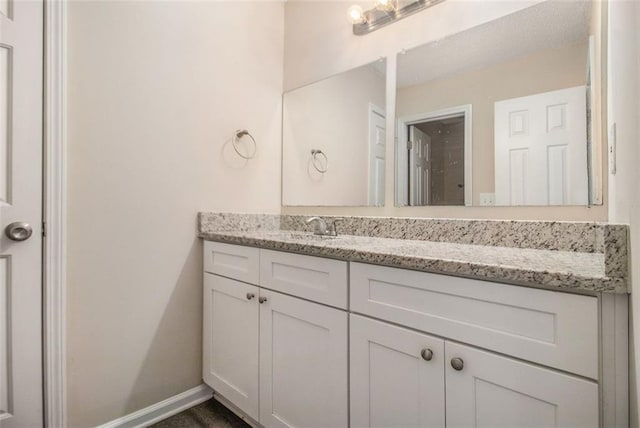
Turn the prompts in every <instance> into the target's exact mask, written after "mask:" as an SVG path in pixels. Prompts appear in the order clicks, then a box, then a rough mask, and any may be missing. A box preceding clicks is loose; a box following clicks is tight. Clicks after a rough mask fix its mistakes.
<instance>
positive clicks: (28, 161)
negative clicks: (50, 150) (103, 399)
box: [0, 0, 43, 428]
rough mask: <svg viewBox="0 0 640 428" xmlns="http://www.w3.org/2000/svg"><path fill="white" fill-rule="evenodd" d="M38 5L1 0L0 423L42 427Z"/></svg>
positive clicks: (14, 427) (40, 30)
mask: <svg viewBox="0 0 640 428" xmlns="http://www.w3.org/2000/svg"><path fill="white" fill-rule="evenodd" d="M42 26H43V3H42V2H41V1H18V2H13V1H7V0H0V97H1V98H0V227H1V229H0V426H2V428H17V427H41V426H43V390H42V343H43V342H42V339H43V338H42V309H41V308H42V289H41V288H42V268H41V258H42V226H41V225H42V80H43V65H42V56H43V46H42V40H43V28H42Z"/></svg>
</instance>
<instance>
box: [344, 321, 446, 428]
mask: <svg viewBox="0 0 640 428" xmlns="http://www.w3.org/2000/svg"><path fill="white" fill-rule="evenodd" d="M350 324H351V327H350V328H351V336H350V339H349V340H350V354H351V357H350V361H351V364H350V367H351V383H350V389H351V427H353V428H364V427H367V428H368V427H379V428H389V427H394V428H420V427H424V428H437V427H444V426H445V403H444V361H445V359H444V341H443V340H441V339H437V338H434V337H431V336H427V335H425V334H421V333H416V332H414V331H411V330H407V329H405V328H401V327H396V326H393V325H391V324H387V323H384V322H380V321H374V320H371V319H369V318H365V317H362V316H358V315H351V316H350Z"/></svg>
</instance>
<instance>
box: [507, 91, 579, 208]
mask: <svg viewBox="0 0 640 428" xmlns="http://www.w3.org/2000/svg"><path fill="white" fill-rule="evenodd" d="M586 102H587V101H586V89H585V87H584V86H578V87H575V88H569V89H562V90H559V91H552V92H546V93H542V94H537V95H531V96H528V97H522V98H514V99H510V100H505V101H499V102H497V103H496V104H495V162H496V163H495V186H496V195H495V198H496V205H587V204H588V203H589V199H588V190H589V189H588V178H587V107H586Z"/></svg>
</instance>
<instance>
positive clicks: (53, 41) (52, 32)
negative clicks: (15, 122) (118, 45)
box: [42, 0, 67, 427]
mask: <svg viewBox="0 0 640 428" xmlns="http://www.w3.org/2000/svg"><path fill="white" fill-rule="evenodd" d="M42 1H43V5H44V22H43V25H44V100H43V101H44V104H43V117H44V132H43V152H44V153H43V177H44V183H43V213H42V216H43V231H44V232H45V233H44V237H43V255H42V271H43V284H42V299H43V304H42V311H43V314H42V315H43V338H42V339H43V342H42V345H43V368H44V379H43V380H44V382H43V385H44V391H43V393H44V425H45V426H46V427H64V426H67V405H66V401H67V387H66V269H65V267H66V248H65V246H66V242H65V233H66V199H67V198H66V190H67V182H66V170H67V161H66V137H67V129H66V107H67V105H66V95H65V91H66V72H67V71H66V67H67V4H66V1H64V0H42Z"/></svg>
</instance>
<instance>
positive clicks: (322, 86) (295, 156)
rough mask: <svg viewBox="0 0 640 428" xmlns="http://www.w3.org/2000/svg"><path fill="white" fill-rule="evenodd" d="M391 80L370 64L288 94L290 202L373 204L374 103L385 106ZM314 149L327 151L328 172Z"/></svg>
mask: <svg viewBox="0 0 640 428" xmlns="http://www.w3.org/2000/svg"><path fill="white" fill-rule="evenodd" d="M385 84H386V81H385V77H384V76H383V75H381V74H380V73H379V72H378V71H376V69H375V67H374V66H373V65H370V66H366V67H360V68H358V69H355V70H351V71H349V72H347V73H342V74H339V75H337V76H332V77H331V78H329V79H325V80H323V81H320V82H316V83H314V84H312V85H308V86H305V87H303V88H299V89H296V90H294V91H292V92H289V93H287V94H285V96H284V110H283V114H284V120H283V129H282V135H283V156H282V159H283V165H284V166H285V167H284V169H283V174H282V181H283V183H282V192H283V199H282V200H283V204H284V205H314V204H315V205H321V204H322V205H367V204H368V200H369V198H368V196H369V195H368V190H369V104H370V103H372V104H374V105H376V106H378V107H380V108H382V109H384V106H385V99H384V95H385ZM311 149H320V150H322V151H323V153H325V154H326V155H327V157H328V159H329V166H328V170H327V172H326V173H324V174H321V173H319V172H318V171H316V170H315V169H314V168H313V166H312V165H311V164H310V162H311ZM319 159H320V162H324V159H322V157H320V158H319Z"/></svg>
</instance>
